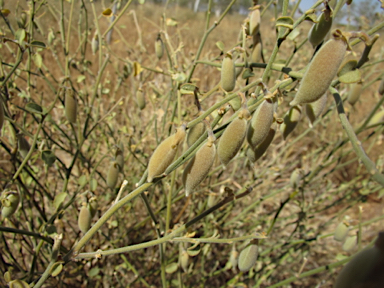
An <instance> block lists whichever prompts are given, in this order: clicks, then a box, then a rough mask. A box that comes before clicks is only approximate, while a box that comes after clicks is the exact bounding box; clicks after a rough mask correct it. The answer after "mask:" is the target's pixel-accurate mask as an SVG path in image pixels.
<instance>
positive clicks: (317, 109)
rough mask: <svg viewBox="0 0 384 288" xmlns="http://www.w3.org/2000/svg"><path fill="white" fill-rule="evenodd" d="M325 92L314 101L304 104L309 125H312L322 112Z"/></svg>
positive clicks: (325, 101) (325, 98) (325, 102)
mask: <svg viewBox="0 0 384 288" xmlns="http://www.w3.org/2000/svg"><path fill="white" fill-rule="evenodd" d="M327 99H328V96H327V93H325V94H324V95H323V96H321V97H320V99H318V100H316V101H315V102H312V103H309V104H305V114H306V115H307V117H308V119H309V123H310V126H311V127H312V125H313V123H314V122H315V121H316V119H317V118H318V117H319V116H320V115H321V113H323V111H324V108H325V105H326V104H327Z"/></svg>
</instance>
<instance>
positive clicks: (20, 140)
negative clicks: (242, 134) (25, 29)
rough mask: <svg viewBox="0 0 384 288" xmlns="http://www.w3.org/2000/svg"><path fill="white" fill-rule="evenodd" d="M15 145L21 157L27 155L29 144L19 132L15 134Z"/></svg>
mask: <svg viewBox="0 0 384 288" xmlns="http://www.w3.org/2000/svg"><path fill="white" fill-rule="evenodd" d="M17 146H18V150H19V153H20V155H21V157H23V158H25V157H27V155H28V152H29V150H30V149H31V146H30V145H29V143H28V141H27V140H26V139H25V138H24V136H23V135H21V134H18V135H17Z"/></svg>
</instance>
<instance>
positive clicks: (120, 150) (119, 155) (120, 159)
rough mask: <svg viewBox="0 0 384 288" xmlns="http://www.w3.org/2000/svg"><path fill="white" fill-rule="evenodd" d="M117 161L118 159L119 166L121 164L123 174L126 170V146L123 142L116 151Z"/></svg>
mask: <svg viewBox="0 0 384 288" xmlns="http://www.w3.org/2000/svg"><path fill="white" fill-rule="evenodd" d="M115 159H116V162H117V164H119V168H120V172H121V173H123V170H124V144H123V143H122V142H120V145H119V146H118V147H117V149H116V152H115Z"/></svg>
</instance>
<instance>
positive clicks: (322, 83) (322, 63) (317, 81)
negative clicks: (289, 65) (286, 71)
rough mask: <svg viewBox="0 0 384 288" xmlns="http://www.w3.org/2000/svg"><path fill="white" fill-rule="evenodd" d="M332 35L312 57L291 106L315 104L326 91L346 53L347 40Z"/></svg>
mask: <svg viewBox="0 0 384 288" xmlns="http://www.w3.org/2000/svg"><path fill="white" fill-rule="evenodd" d="M334 35H335V36H334V37H335V38H333V39H330V40H329V41H327V42H326V43H325V44H324V45H323V46H322V47H321V48H320V50H319V51H318V52H317V53H316V55H315V56H314V57H313V59H312V61H311V63H310V64H309V66H308V68H307V70H306V71H305V73H304V76H303V79H302V80H301V84H300V87H299V90H298V91H297V93H296V96H295V98H294V99H293V101H291V103H290V105H291V106H296V105H299V104H305V103H312V102H315V101H316V100H318V99H320V98H321V96H323V95H324V94H325V92H326V91H327V89H328V87H329V85H330V84H331V82H332V80H333V78H334V77H335V76H336V74H337V71H338V69H339V66H340V64H341V62H342V61H343V58H344V55H345V52H346V51H347V40H346V39H345V38H344V37H343V36H337V35H336V34H334Z"/></svg>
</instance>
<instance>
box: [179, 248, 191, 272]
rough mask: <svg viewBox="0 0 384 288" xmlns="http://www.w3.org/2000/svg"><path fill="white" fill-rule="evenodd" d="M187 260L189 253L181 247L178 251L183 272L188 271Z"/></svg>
mask: <svg viewBox="0 0 384 288" xmlns="http://www.w3.org/2000/svg"><path fill="white" fill-rule="evenodd" d="M188 260H189V255H188V252H187V251H186V250H185V249H183V251H181V253H180V266H181V268H183V270H184V272H187V271H188Z"/></svg>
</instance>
